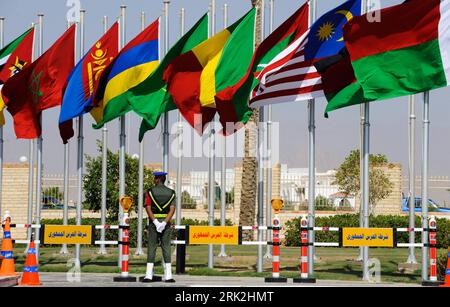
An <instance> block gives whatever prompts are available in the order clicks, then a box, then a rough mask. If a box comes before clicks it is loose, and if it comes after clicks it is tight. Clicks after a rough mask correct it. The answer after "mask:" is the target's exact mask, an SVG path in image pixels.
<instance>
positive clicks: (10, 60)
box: [0, 27, 34, 126]
mask: <svg viewBox="0 0 450 307" xmlns="http://www.w3.org/2000/svg"><path fill="white" fill-rule="evenodd" d="M33 45H34V27H33V28H31V29H29V30H28V31H26V32H25V33H23V34H22V35H21V36H19V37H18V38H16V39H15V40H14V41H12V42H11V43H9V44H8V45H7V46H6V47H5V48H3V49H2V50H0V92H1V89H2V87H3V84H5V83H6V81H8V79H9V78H11V77H12V76H14V75H15V74H17V73H19V72H20V71H21V70H22V69H23V68H24V67H25V66H26V65H28V64H30V63H31V62H32V61H33ZM4 107H5V103H4V101H3V98H2V95H1V94H0V126H3V125H4V124H5V117H4V115H3V108H4Z"/></svg>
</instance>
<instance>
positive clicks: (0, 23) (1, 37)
mask: <svg viewBox="0 0 450 307" xmlns="http://www.w3.org/2000/svg"><path fill="white" fill-rule="evenodd" d="M4 45H5V17H0V49H3V47H4ZM2 112H3V111H2ZM3 144H4V140H3V126H1V127H0V215H1V216H3V214H2V203H3V199H2V197H3Z"/></svg>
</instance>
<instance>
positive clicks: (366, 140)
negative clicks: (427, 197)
mask: <svg viewBox="0 0 450 307" xmlns="http://www.w3.org/2000/svg"><path fill="white" fill-rule="evenodd" d="M369 1H370V0H363V2H362V3H363V5H362V10H363V12H364V13H365V12H366V11H367V6H368V3H369ZM369 154H370V103H369V102H366V103H364V130H363V169H362V172H363V182H362V183H363V185H362V200H363V203H362V205H363V227H364V228H369V206H370V204H369V195H370V194H369V188H370V185H369ZM369 279H370V276H369V247H367V246H364V247H363V280H365V281H369Z"/></svg>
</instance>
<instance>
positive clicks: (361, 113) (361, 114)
mask: <svg viewBox="0 0 450 307" xmlns="http://www.w3.org/2000/svg"><path fill="white" fill-rule="evenodd" d="M363 135H364V105H363V104H360V105H359V170H360V171H359V187H360V188H359V190H360V193H359V194H360V196H359V227H360V228H363V227H364V214H363V198H362V187H363V185H364V182H363V172H362V169H363V166H364V163H363V142H364V141H363ZM363 254H364V249H363V247H362V246H361V247H360V248H359V256H358V258H357V259H356V261H363V257H364V256H363Z"/></svg>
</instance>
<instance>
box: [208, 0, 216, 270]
mask: <svg viewBox="0 0 450 307" xmlns="http://www.w3.org/2000/svg"><path fill="white" fill-rule="evenodd" d="M210 13H211V33H210V34H211V35H210V36H211V37H212V36H214V34H215V33H216V0H211V12H210ZM214 124H215V120H213V121H212V122H211V123H210V127H211V132H210V135H209V170H208V172H209V173H208V180H209V183H208V220H209V226H214V200H215V197H214V196H215V189H214V188H215V157H214V153H215V146H216V144H215V133H216V132H215V130H214ZM208 268H209V269H213V268H214V245H212V244H209V245H208Z"/></svg>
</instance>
